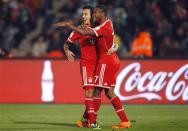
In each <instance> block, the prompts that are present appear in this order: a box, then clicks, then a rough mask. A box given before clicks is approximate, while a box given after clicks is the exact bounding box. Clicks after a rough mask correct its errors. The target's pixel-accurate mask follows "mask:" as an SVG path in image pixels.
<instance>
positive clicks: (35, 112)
mask: <svg viewBox="0 0 188 131" xmlns="http://www.w3.org/2000/svg"><path fill="white" fill-rule="evenodd" d="M125 109H126V112H127V115H128V116H129V118H130V120H132V121H133V123H132V128H130V129H119V130H118V131H121V130H129V131H187V130H188V105H126V106H125ZM83 110H84V106H83V105H78V104H75V105H74V104H65V105H55V104H43V105H32V104H31V105H30V104H25V105H24V104H18V105H13V104H0V131H90V130H92V129H88V128H78V127H76V125H75V122H76V121H77V120H79V119H80V117H81V113H82V112H83ZM98 121H99V122H100V123H101V126H102V129H101V130H102V131H110V130H112V129H111V126H112V125H113V124H116V123H118V122H119V119H118V117H117V116H116V114H115V112H114V110H113V108H112V106H111V105H102V106H101V109H100V114H99V118H98Z"/></svg>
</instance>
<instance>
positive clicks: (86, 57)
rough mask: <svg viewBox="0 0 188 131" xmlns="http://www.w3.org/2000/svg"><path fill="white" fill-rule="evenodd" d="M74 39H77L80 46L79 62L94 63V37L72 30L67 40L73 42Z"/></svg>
mask: <svg viewBox="0 0 188 131" xmlns="http://www.w3.org/2000/svg"><path fill="white" fill-rule="evenodd" d="M76 40H79V44H80V48H81V62H86V63H87V62H89V63H90V64H92V63H93V64H96V63H97V53H96V46H95V43H94V38H93V37H91V36H83V35H80V34H79V33H77V32H74V31H73V32H72V33H71V34H70V36H69V38H68V40H67V41H69V42H71V43H74V42H75V41H76Z"/></svg>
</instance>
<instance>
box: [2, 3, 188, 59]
mask: <svg viewBox="0 0 188 131" xmlns="http://www.w3.org/2000/svg"><path fill="white" fill-rule="evenodd" d="M87 4H90V5H93V6H95V5H97V4H105V5H107V6H108V10H109V14H108V16H109V18H110V19H111V20H112V21H113V23H114V29H115V33H116V35H115V39H116V43H118V44H119V45H120V49H119V50H118V55H119V56H120V58H133V57H136V58H164V57H165V58H166V57H169V58H177V57H178V58H188V17H187V16H188V1H187V0H1V1H0V58H1V57H4V56H5V57H9V58H10V57H11V58H12V57H13V58H14V57H21V58H23V57H24V58H27V57H32V58H41V57H42V58H43V57H45V58H46V57H50V58H51V57H55V58H64V52H63V48H62V47H63V43H64V42H65V41H66V39H67V37H68V36H69V34H70V32H71V30H68V29H67V28H61V29H56V28H54V27H53V26H52V24H53V23H55V22H57V21H61V20H70V19H71V20H73V21H74V22H75V24H77V25H79V23H80V21H81V20H80V18H81V13H82V7H83V6H84V5H87ZM78 46H79V45H78V44H75V45H73V46H72V47H71V48H72V50H73V51H74V52H76V54H77V55H78V57H79V55H80V51H79V48H78ZM141 50H142V51H141ZM2 52H4V53H2Z"/></svg>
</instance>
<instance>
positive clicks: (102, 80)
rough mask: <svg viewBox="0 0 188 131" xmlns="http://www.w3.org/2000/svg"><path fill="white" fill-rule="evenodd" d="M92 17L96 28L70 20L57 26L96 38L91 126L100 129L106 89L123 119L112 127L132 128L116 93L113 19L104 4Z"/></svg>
mask: <svg viewBox="0 0 188 131" xmlns="http://www.w3.org/2000/svg"><path fill="white" fill-rule="evenodd" d="M92 18H93V22H95V23H96V24H97V26H96V27H94V28H93V27H90V26H84V27H82V28H79V27H76V26H74V25H72V24H71V23H70V22H60V23H57V24H56V26H61V27H69V28H70V29H72V30H73V31H75V32H77V33H79V34H80V35H82V36H91V37H94V38H96V42H95V44H96V49H97V55H98V61H97V66H96V71H95V75H94V77H93V82H94V86H95V88H94V93H93V100H94V101H93V108H94V114H95V115H93V116H94V117H93V119H92V120H91V127H92V128H96V129H100V126H99V125H98V123H97V122H96V119H97V118H96V114H97V112H98V110H99V108H100V105H101V92H102V90H104V91H105V95H106V96H107V98H108V99H109V100H110V102H111V103H112V105H113V107H114V108H115V111H116V113H117V115H118V116H119V118H120V120H121V122H120V123H119V124H117V125H114V126H112V128H130V127H131V123H130V121H129V120H128V118H127V116H126V114H125V111H124V109H123V105H122V102H121V101H120V99H119V97H118V96H116V95H115V93H114V88H115V84H116V76H117V72H118V70H119V67H120V61H119V58H118V56H117V55H116V54H115V53H112V54H111V53H109V49H113V47H115V42H114V29H113V24H112V22H111V20H109V19H108V18H107V8H106V7H105V6H104V5H98V6H96V8H95V9H94V12H93V16H92ZM91 103H92V102H91ZM88 112H89V111H88ZM92 112H93V110H92Z"/></svg>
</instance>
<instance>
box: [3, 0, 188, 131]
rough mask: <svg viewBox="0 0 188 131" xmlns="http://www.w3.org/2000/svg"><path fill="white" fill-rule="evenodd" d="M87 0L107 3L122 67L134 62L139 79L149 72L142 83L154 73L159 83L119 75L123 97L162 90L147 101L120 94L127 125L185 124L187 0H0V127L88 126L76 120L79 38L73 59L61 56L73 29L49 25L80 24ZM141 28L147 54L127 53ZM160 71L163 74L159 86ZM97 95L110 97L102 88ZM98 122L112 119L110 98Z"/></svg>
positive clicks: (182, 127)
mask: <svg viewBox="0 0 188 131" xmlns="http://www.w3.org/2000/svg"><path fill="white" fill-rule="evenodd" d="M88 3H89V4H91V5H93V6H95V5H97V4H105V5H107V6H108V9H109V14H108V16H109V18H110V19H111V20H112V21H113V23H114V29H115V32H116V37H115V38H116V41H117V43H118V44H119V45H120V48H119V50H118V55H119V57H120V58H121V70H120V74H121V73H122V72H123V69H125V68H126V69H127V67H129V66H131V65H134V64H137V65H139V67H140V69H139V68H135V69H134V70H132V71H131V72H130V75H128V76H131V74H134V73H137V76H138V77H139V73H140V74H141V76H140V77H141V78H142V80H143V79H144V76H145V77H147V75H148V73H149V74H150V77H147V78H148V79H147V80H146V81H145V85H147V84H148V83H151V81H152V80H153V81H154V79H157V78H158V79H157V80H156V81H155V82H156V83H158V84H159V85H158V86H157V87H159V88H160V87H161V88H160V89H159V90H157V88H156V89H155V90H149V89H147V88H146V89H144V88H138V87H137V86H135V88H134V90H131V89H126V87H125V88H124V85H125V84H127V83H128V82H127V81H129V82H130V79H129V77H127V78H126V79H123V80H122V85H121V87H122V88H121V91H120V94H119V95H123V97H122V100H123V98H124V97H125V98H130V96H133V95H138V94H142V93H151V94H152V93H153V94H154V96H156V95H158V96H160V97H161V99H157V98H158V97H153V99H151V100H150V99H149V97H148V94H145V95H144V97H139V98H132V99H131V100H123V102H124V106H125V108H126V109H127V113H128V116H129V117H130V119H131V120H132V121H133V128H132V129H131V130H135V131H136V130H143V131H144V130H160V131H163V130H165V131H167V130H169V131H172V130H174V131H179V130H180V131H184V130H187V129H188V126H187V124H186V123H187V122H188V118H187V117H186V116H187V115H188V110H187V108H188V106H187V103H188V98H187V96H188V69H187V66H188V59H187V58H188V51H187V50H188V17H187V15H188V14H187V13H188V12H187V11H188V1H186V0H165V1H164V0H115V1H114V0H1V1H0V130H2V131H9V130H18V131H19V130H26V131H28V130H45V131H46V130H65V131H66V130H75V129H77V130H88V129H85V128H84V129H78V128H76V126H75V124H74V122H75V121H76V120H78V119H79V118H80V114H81V113H82V111H83V109H84V106H83V105H82V104H80V103H82V102H83V101H82V100H83V95H84V93H83V91H82V89H81V88H80V85H81V83H80V79H81V78H80V74H79V57H80V50H79V45H78V43H76V44H75V45H72V47H71V49H72V50H73V51H74V52H75V53H76V55H77V59H78V61H77V62H75V63H70V62H67V61H66V60H65V59H66V58H65V56H64V52H63V50H62V47H63V43H64V42H65V41H66V38H67V36H68V35H69V33H70V32H71V31H70V30H68V29H67V28H61V29H56V28H54V27H53V26H52V24H53V23H55V22H57V21H61V20H69V19H70V20H73V22H74V23H75V24H77V25H79V24H80V22H81V20H80V17H81V10H82V6H83V5H85V4H88ZM141 32H146V33H149V34H150V36H151V40H152V42H151V45H150V46H151V51H152V55H146V54H141V55H135V54H134V53H133V52H132V50H133V46H132V45H133V43H134V41H135V40H137V38H138V36H139V34H140V33H141ZM69 71H70V72H69ZM124 72H125V71H124ZM124 74H125V73H124ZM146 74H147V75H146ZM151 74H153V75H151ZM178 74H179V75H178ZM132 77H133V75H132ZM175 77H176V79H175ZM159 78H160V79H161V81H163V80H164V81H163V82H164V83H163V84H164V85H163V86H162V85H160V84H161V83H160V80H159ZM163 78H164V79H163ZM172 78H174V79H172ZM136 80H138V79H136V77H135V81H136ZM132 82H133V83H134V81H132ZM138 83H139V82H138ZM138 83H137V84H138ZM154 84H155V83H154ZM133 85H134V84H133ZM168 85H171V86H172V87H173V88H172V90H171V92H170V93H172V96H174V97H173V98H171V100H170V99H169V98H170V97H167V94H166V93H167V88H168V89H169V87H168ZM46 88H47V90H46ZM71 88H75V90H74V91H73V90H72V89H71ZM126 91H127V92H126ZM116 93H117V92H116ZM155 98H156V99H155ZM103 102H104V103H109V102H108V100H107V99H106V98H105V97H104V95H103ZM127 104H128V105H127ZM130 104H131V105H130ZM132 104H134V105H132ZM142 104H144V105H142ZM161 104H162V105H161ZM174 104H175V105H174ZM180 104H181V105H180ZM99 121H101V122H102V125H103V126H102V127H103V130H110V129H111V125H112V124H114V123H115V122H118V118H117V117H116V116H115V114H114V112H113V110H112V107H111V106H110V105H109V104H105V105H103V106H102V109H101V110H100V116H99ZM153 123H154V124H153Z"/></svg>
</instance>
